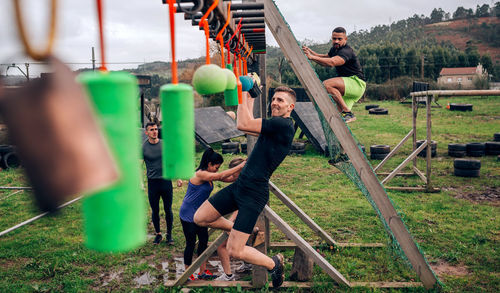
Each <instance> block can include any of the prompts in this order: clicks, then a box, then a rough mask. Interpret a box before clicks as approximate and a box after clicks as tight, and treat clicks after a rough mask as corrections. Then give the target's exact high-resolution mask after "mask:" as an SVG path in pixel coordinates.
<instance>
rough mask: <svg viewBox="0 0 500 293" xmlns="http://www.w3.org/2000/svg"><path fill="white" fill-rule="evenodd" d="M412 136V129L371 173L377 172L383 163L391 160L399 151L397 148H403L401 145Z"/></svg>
mask: <svg viewBox="0 0 500 293" xmlns="http://www.w3.org/2000/svg"><path fill="white" fill-rule="evenodd" d="M412 135H413V129H412V130H410V132H408V134H407V135H406V136H405V137H403V139H402V140H401V141H400V142H399V143H398V144H397V145H396V147H394V149H393V150H392V151H391V152H390V153H389V154H388V155H387V156H386V157H385V158H384V159H383V160H382V162H380V163H379V164H378V165H377V167H375V168H374V169H373V171H375V172H377V170H378V169H380V168H382V166H383V165H385V163H386V162H387V161H388V160H389V159H390V158H392V156H394V154H396V152H397V151H398V150H399V148H401V146H403V144H404V143H405V142H406V141H407V140H408V138H410V137H411V136H412Z"/></svg>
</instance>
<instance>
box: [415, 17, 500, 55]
mask: <svg viewBox="0 0 500 293" xmlns="http://www.w3.org/2000/svg"><path fill="white" fill-rule="evenodd" d="M424 31H425V33H426V34H427V35H428V36H429V37H432V38H434V39H435V40H436V41H437V42H449V43H451V44H453V46H454V47H455V48H457V49H459V50H461V51H465V49H466V48H467V47H468V46H475V47H476V48H477V50H478V51H479V53H480V54H481V55H485V54H488V55H490V57H491V59H492V61H493V64H499V63H500V18H498V17H480V18H469V19H459V20H451V21H444V22H438V23H432V24H427V25H425V26H424Z"/></svg>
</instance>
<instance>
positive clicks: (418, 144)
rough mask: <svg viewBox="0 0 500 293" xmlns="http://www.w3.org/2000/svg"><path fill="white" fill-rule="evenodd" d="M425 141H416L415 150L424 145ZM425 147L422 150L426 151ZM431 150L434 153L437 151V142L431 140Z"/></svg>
mask: <svg viewBox="0 0 500 293" xmlns="http://www.w3.org/2000/svg"><path fill="white" fill-rule="evenodd" d="M424 141H425V140H417V148H418V147H419V146H421V145H422V144H423V143H424ZM426 149H427V147H426V148H425V149H424V150H426ZM431 150H433V151H435V150H437V141H435V140H431Z"/></svg>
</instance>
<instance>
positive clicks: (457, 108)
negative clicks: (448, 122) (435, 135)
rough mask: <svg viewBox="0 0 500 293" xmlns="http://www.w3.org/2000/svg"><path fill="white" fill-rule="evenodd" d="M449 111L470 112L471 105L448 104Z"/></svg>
mask: <svg viewBox="0 0 500 293" xmlns="http://www.w3.org/2000/svg"><path fill="white" fill-rule="evenodd" d="M450 110H451V111H472V104H456V103H451V104H450Z"/></svg>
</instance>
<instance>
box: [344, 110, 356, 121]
mask: <svg viewBox="0 0 500 293" xmlns="http://www.w3.org/2000/svg"><path fill="white" fill-rule="evenodd" d="M342 118H344V121H345V123H349V122H353V121H356V116H354V113H353V112H342Z"/></svg>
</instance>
